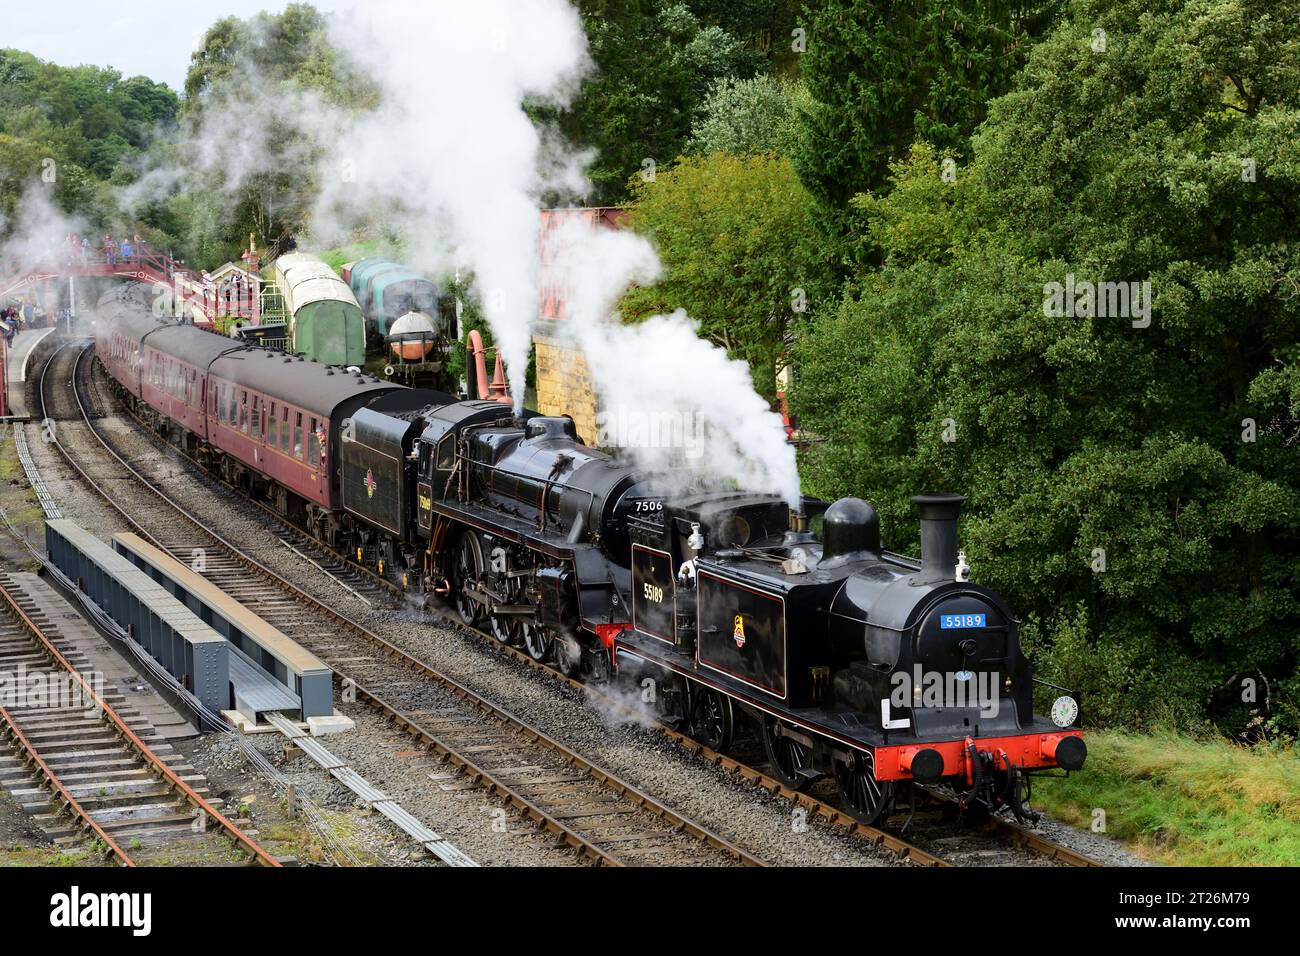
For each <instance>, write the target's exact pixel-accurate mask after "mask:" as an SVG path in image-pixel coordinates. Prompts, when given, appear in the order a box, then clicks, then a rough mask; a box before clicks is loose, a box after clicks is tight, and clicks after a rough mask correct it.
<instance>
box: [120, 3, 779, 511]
mask: <svg viewBox="0 0 1300 956" xmlns="http://www.w3.org/2000/svg"><path fill="white" fill-rule="evenodd" d="M328 22H329V32H330V39H331V42H332V43H333V44H334V46H335V47H336V48H338V49H339V50H341V51H342V52H343V54H344V55H345V57H347V58H348V59H349V60H350V61H351V63H350V65H351V67H352V69H354V70H355V71H356V73H357V74H358V75H361V76H364V77H365V78H366V80H367V81H368V82H369V83H372V84H373V85H374V87H375V89H376V90H377V93H378V97H377V105H375V107H374V108H373V109H370V110H367V111H364V112H360V113H357V112H346V111H343V110H341V109H338V108H335V107H332V106H330V105H329V104H327V103H325V102H323V101H321V100H320V99H319V98H318V97H313V96H311V94H309V93H305V92H303V91H301V90H296V89H292V88H290V89H286V88H285V85H284V84H276V83H270V82H260V81H259V79H258V78H257V77H255V76H245V82H244V83H243V84H242V87H241V88H239V89H236V90H233V91H231V92H230V93H229V95H228V96H226V97H224V98H222V99H216V98H214V100H213V101H212V102H210V103H207V104H205V110H204V116H205V119H204V122H203V125H202V127H201V128H200V129H199V130H197V131H194V133H193V136H192V142H189V143H187V144H184V145H183V147H182V148H181V149H180V150H179V151H178V152H179V153H180V154H181V155H184V156H186V157H187V161H188V162H189V163H190V164H191V165H192V166H193V167H195V168H197V169H199V170H202V171H204V172H205V173H206V174H208V175H209V176H210V177H216V178H218V179H220V180H221V181H222V182H223V183H224V188H227V189H232V190H233V189H235V188H237V187H238V186H239V185H240V184H241V183H243V182H244V181H246V179H247V178H248V177H249V176H250V175H252V174H254V173H257V172H261V171H274V169H275V164H276V163H279V162H282V161H283V160H284V157H286V156H290V157H292V158H293V160H294V162H298V161H302V160H304V159H309V162H308V166H309V168H313V169H314V170H315V175H314V177H313V179H314V182H313V184H312V185H313V187H314V188H315V189H316V190H317V192H316V195H315V199H314V202H313V203H312V207H311V211H310V236H309V237H305V238H304V241H303V242H302V243H301V244H302V245H304V246H305V245H306V244H307V241H306V240H307V239H308V238H309V240H310V242H311V243H313V244H315V245H318V246H328V245H334V244H338V243H342V242H347V241H349V240H350V239H352V238H354V237H355V235H356V234H357V229H358V227H372V228H373V227H375V226H379V227H381V228H382V231H383V232H384V233H385V234H388V235H393V236H396V237H397V238H398V240H399V242H400V244H401V246H402V249H403V252H402V257H403V258H404V259H405V260H406V261H407V262H408V263H409V264H410V265H412V266H413V267H415V268H417V269H419V270H421V271H423V272H426V273H428V274H430V275H434V276H445V275H448V274H450V273H451V272H452V271H454V270H457V269H460V270H468V271H470V272H472V273H473V275H474V279H475V287H476V292H477V293H478V295H479V297H480V299H481V302H482V305H483V311H484V314H485V316H486V318H487V320H488V323H489V325H490V327H491V329H492V334H493V338H494V340H495V342H496V345H497V347H498V348H499V349H500V351H501V354H502V357H503V358H504V359H505V361H506V367H507V370H508V373H509V379H510V388H511V393H512V394H513V395H514V396H515V398H516V403H517V404H521V403H522V399H523V395H524V389H525V375H526V371H527V364H528V355H529V351H530V349H531V344H532V328H533V323H534V321H535V318H536V316H537V314H538V310H539V295H538V288H539V266H540V263H539V248H538V244H539V233H540V208H541V206H542V202H543V198H542V197H543V196H554V195H561V196H571V197H580V196H582V195H583V194H584V193H585V192H586V191H587V182H586V178H585V170H586V168H587V166H588V164H589V163H590V160H591V156H590V154H588V153H585V152H583V151H580V150H577V149H574V148H573V147H571V146H570V145H569V144H566V143H565V142H564V141H563V140H562V138H561V137H560V136H559V135H558V134H557V133H556V132H555V131H553V130H549V129H547V128H545V127H544V126H541V125H539V124H538V123H536V122H534V120H533V118H532V117H530V115H529V113H528V111H527V107H529V106H532V105H545V106H559V107H563V106H564V105H566V104H568V103H570V102H571V101H572V99H573V97H574V96H575V94H576V93H577V92H578V90H579V88H580V85H581V82H582V80H583V78H584V77H585V76H587V75H588V74H589V73H590V71H591V69H592V64H591V60H590V58H589V56H588V52H587V46H586V35H585V32H584V29H583V26H582V22H581V20H580V18H579V16H578V14H577V11H576V10H575V9H574V8H573V7H572V6H571V5H570V4H569V2H568V0H476V2H474V3H470V4H451V3H430V4H410V3H403V2H396V0H377V2H371V3H367V4H364V5H359V6H358V7H356V8H354V9H352V10H349V11H347V12H344V13H341V14H338V15H333V16H331V17H329V18H328ZM273 126H274V128H275V129H276V133H275V136H274V142H272V141H271V138H270V134H268V133H267V132H265V131H266V130H268V129H271V128H272V127H273ZM273 147H274V148H273ZM286 150H287V152H286ZM174 183H175V177H174V174H173V173H172V172H170V171H167V170H159V171H156V172H154V173H151V174H149V175H147V176H145V177H144V178H142V179H141V181H140V182H139V183H137V185H136V187H134V188H135V194H134V195H132V197H131V199H132V200H133V201H137V200H139V199H140V198H142V197H145V196H150V195H151V194H154V193H156V191H157V190H159V189H162V190H165V189H167V188H170V187H171V186H173V185H174ZM555 258H556V261H555V262H554V263H553V266H554V268H555V270H556V271H557V272H559V273H560V274H561V275H562V276H563V277H564V279H565V281H564V283H563V284H564V285H566V286H567V287H569V289H571V290H572V293H571V294H572V300H571V301H569V302H568V303H567V304H566V321H565V322H564V323H563V324H564V332H565V334H567V335H570V336H572V337H573V339H574V341H575V342H576V343H577V344H578V345H580V346H581V347H582V349H583V350H584V352H585V354H586V356H587V359H588V364H589V365H590V367H591V371H592V375H593V379H594V382H595V385H596V388H597V391H598V393H599V395H600V400H601V408H602V419H603V420H604V421H606V422H616V423H621V425H622V426H623V427H612V428H608V429H606V430H605V432H606V433H605V434H604V435H603V436H602V437H603V438H605V439H606V440H607V441H609V442H610V443H612V444H620V445H625V446H627V447H628V449H629V451H630V452H631V453H632V454H633V455H634V456H635V457H636V458H637V460H638V461H639V462H640V463H642V464H643V465H645V466H646V467H647V468H648V469H650V470H652V471H656V472H659V473H662V474H665V475H667V474H671V475H673V476H675V477H676V478H680V479H681V480H682V482H683V483H688V482H689V481H691V480H693V479H694V478H698V477H714V478H722V479H724V480H726V481H730V482H735V483H737V484H739V485H741V486H742V487H746V488H749V489H751V490H765V491H775V492H779V493H781V494H783V495H784V496H785V497H786V498H787V500H788V501H790V502H791V503H792V504H795V503H797V501H798V494H799V480H798V474H797V471H796V468H795V456H794V450H793V448H791V447H790V446H789V445H788V444H787V443H786V441H785V434H784V431H783V430H782V427H781V421H780V417H779V416H778V415H776V414H775V413H773V412H772V411H771V410H770V409H769V408H768V406H767V404H766V402H764V401H763V399H762V398H761V397H760V396H758V395H757V394H756V393H755V391H754V389H753V387H752V385H751V382H750V378H749V371H748V369H747V367H746V366H745V365H744V364H743V363H739V362H734V361H732V360H730V359H729V358H728V357H727V355H726V353H725V352H724V351H723V350H721V349H719V348H716V347H715V346H713V345H711V344H710V343H708V342H706V341H704V340H702V339H700V338H699V337H698V335H697V334H696V327H695V324H694V323H693V322H692V321H691V320H690V319H689V318H688V317H687V316H686V315H685V314H684V313H681V312H678V313H675V314H673V315H669V316H659V317H655V318H653V319H651V320H650V321H648V322H645V323H642V324H640V325H636V326H625V325H622V324H621V323H619V322H618V321H616V320H614V319H612V318H611V312H612V310H613V308H614V306H615V304H616V303H617V301H618V298H619V296H620V295H621V294H622V292H623V291H624V290H626V289H627V287H628V285H629V283H631V282H642V283H645V282H651V281H653V280H654V278H655V277H656V276H657V275H658V274H659V270H660V265H659V261H658V258H657V256H656V255H655V252H654V250H653V248H652V247H651V246H650V245H649V244H648V243H647V242H646V241H645V240H644V239H642V238H640V237H637V236H635V235H632V234H630V233H625V232H617V231H609V230H592V229H590V228H585V229H584V228H577V229H572V230H569V229H566V230H564V234H563V237H562V242H561V250H560V253H559V254H558V255H557V256H556V257H555ZM664 413H669V414H671V415H672V416H674V417H675V420H677V421H678V422H679V423H680V424H679V426H678V431H677V435H678V439H679V440H676V441H667V442H665V441H663V440H662V437H663V436H662V435H659V436H657V437H656V436H646V435H645V434H643V431H644V430H643V429H638V428H637V427H636V426H635V423H636V422H637V421H638V420H639V419H644V418H645V417H646V416H648V415H650V414H658V415H662V414H664ZM683 438H685V439H688V440H687V441H686V442H685V443H683V441H681V440H680V439H683Z"/></svg>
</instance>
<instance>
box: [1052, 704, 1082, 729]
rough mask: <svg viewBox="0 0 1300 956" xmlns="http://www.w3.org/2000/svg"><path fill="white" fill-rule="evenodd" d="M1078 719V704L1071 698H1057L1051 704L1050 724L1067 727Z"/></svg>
mask: <svg viewBox="0 0 1300 956" xmlns="http://www.w3.org/2000/svg"><path fill="white" fill-rule="evenodd" d="M1078 718H1079V702H1078V701H1076V700H1075V699H1074V698H1073V697H1058V698H1056V700H1055V701H1054V702H1053V703H1052V723H1054V724H1056V726H1058V727H1069V726H1070V725H1071V724H1073V723H1074V722H1075V721H1076V720H1078Z"/></svg>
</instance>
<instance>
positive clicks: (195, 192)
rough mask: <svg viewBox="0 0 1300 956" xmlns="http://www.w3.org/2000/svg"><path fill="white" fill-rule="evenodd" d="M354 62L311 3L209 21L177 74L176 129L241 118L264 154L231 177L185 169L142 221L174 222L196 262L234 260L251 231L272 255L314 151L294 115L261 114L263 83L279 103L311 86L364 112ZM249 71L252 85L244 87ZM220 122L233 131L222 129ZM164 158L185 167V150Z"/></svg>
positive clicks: (198, 131)
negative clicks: (176, 188) (180, 105)
mask: <svg viewBox="0 0 1300 956" xmlns="http://www.w3.org/2000/svg"><path fill="white" fill-rule="evenodd" d="M362 66H363V65H362ZM359 68H360V67H358V65H355V64H352V63H351V62H350V61H348V59H347V58H346V57H345V56H344V55H342V54H341V53H340V51H338V50H337V49H336V48H335V47H334V46H333V45H332V44H331V42H330V39H329V36H328V31H327V28H326V24H325V20H324V18H323V16H322V15H321V14H320V13H319V12H318V11H317V10H316V9H315V8H314V7H312V6H311V5H310V4H305V3H291V4H290V5H289V6H288V7H286V8H285V10H284V12H283V13H279V14H268V13H260V14H258V15H256V16H254V17H252V18H250V19H249V20H240V19H238V18H235V17H227V18H225V19H223V20H220V21H218V22H217V23H215V24H213V25H212V27H210V28H209V30H208V32H207V33H206V34H205V35H204V38H203V41H202V43H201V44H200V46H199V49H198V51H197V52H195V54H194V56H193V59H192V62H191V64H190V69H189V72H188V74H187V75H186V79H185V90H186V100H185V106H184V109H183V111H182V114H181V121H182V124H183V127H184V131H185V133H186V134H187V135H188V137H189V138H204V137H206V138H209V139H210V138H212V137H214V136H216V137H218V138H219V137H221V136H234V135H239V129H238V122H236V123H233V124H232V123H228V122H226V121H227V120H228V119H230V118H234V119H235V120H236V121H238V118H239V117H241V116H243V117H246V119H245V120H244V122H246V123H248V124H252V126H253V128H252V129H251V130H250V131H249V133H248V135H256V136H260V137H262V138H263V140H264V143H263V145H264V151H263V152H264V155H265V159H264V160H263V161H261V162H259V163H258V164H257V168H255V169H252V170H241V174H242V175H241V176H240V178H239V179H238V181H232V180H231V179H230V175H229V173H228V172H227V170H226V169H224V168H221V167H220V166H218V167H217V168H203V169H194V168H189V169H188V170H187V177H186V181H185V185H184V188H183V192H182V193H181V194H180V195H177V196H174V197H172V198H171V199H170V200H169V201H168V202H167V203H165V204H161V205H155V206H154V207H153V208H152V209H151V210H150V211H149V212H148V215H149V217H150V221H151V223H153V224H154V225H160V224H161V223H162V222H163V221H164V220H172V221H175V220H181V221H183V222H184V223H185V225H184V229H183V233H184V234H183V236H182V237H181V241H182V246H183V248H184V250H185V252H186V255H187V256H188V257H189V258H190V261H192V262H195V263H197V264H199V265H201V266H203V267H205V268H211V267H214V266H217V265H219V264H220V263H222V262H225V261H226V260H227V259H233V258H235V257H236V256H237V255H238V254H239V250H240V249H242V248H244V246H245V245H246V244H247V241H248V234H249V233H250V232H252V233H255V234H256V235H257V237H258V241H259V243H261V244H262V245H263V246H264V247H270V249H271V250H272V252H278V251H280V250H282V249H283V248H285V246H286V244H287V243H288V242H289V240H290V239H291V237H293V236H294V235H295V234H296V233H298V232H299V231H300V230H301V229H302V227H303V225H304V223H305V222H306V219H307V216H308V212H309V210H310V208H311V205H312V203H313V201H314V199H315V196H316V183H315V175H316V168H317V165H316V161H317V159H318V158H319V156H318V153H317V152H316V151H315V150H313V149H307V148H304V142H303V139H302V138H301V137H300V136H299V135H298V131H297V129H296V127H295V125H294V123H295V121H296V117H294V116H292V115H287V116H286V115H280V114H278V113H272V114H268V112H267V110H266V109H265V108H264V107H265V104H266V103H267V102H270V101H271V99H270V97H269V96H268V94H267V88H268V87H270V88H272V89H276V90H280V91H282V92H283V94H284V102H286V103H296V102H298V100H297V99H295V95H296V94H300V93H302V92H304V91H310V92H311V93H313V94H315V95H318V96H319V97H321V98H322V99H323V100H324V101H326V102H328V103H331V104H333V105H336V106H342V107H345V108H349V109H363V108H365V107H366V106H367V105H368V104H370V103H371V102H373V98H374V96H375V95H377V94H376V92H375V90H374V88H373V86H372V84H370V83H368V82H367V80H366V78H365V77H364V76H363V75H361V74H360V73H358V72H357V70H358V69H359ZM250 76H251V77H255V78H256V79H255V80H254V82H255V83H256V84H257V89H256V90H255V91H250V90H249V89H248V88H247V84H248V82H249V77H250ZM250 94H253V95H250ZM205 124H206V125H205ZM223 126H232V128H230V129H228V130H224V131H222V130H221V129H219V128H220V127H223ZM214 130H215V132H214ZM168 159H169V164H174V165H176V166H178V167H184V166H185V164H186V161H187V156H186V155H184V153H183V152H180V151H177V150H172V152H171V155H170V157H169V158H168ZM235 165H237V164H235Z"/></svg>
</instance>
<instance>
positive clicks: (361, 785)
mask: <svg viewBox="0 0 1300 956" xmlns="http://www.w3.org/2000/svg"><path fill="white" fill-rule="evenodd" d="M266 719H267V721H268V722H269V723H270V724H271V726H273V727H275V729H276V730H278V731H280V733H282V734H284V735H285V736H286V737H287V738H289V739H290V740H291V741H293V744H294V746H295V747H297V748H298V749H299V750H301V751H302V752H303V753H305V754H306V755H307V756H308V757H310V758H311V759H312V760H314V761H315V762H316V763H317V764H318V765H319V766H320V768H321V769H322V770H324V771H325V772H326V773H328V774H329V775H330V776H331V777H333V778H334V779H335V780H337V781H339V783H341V784H343V786H345V787H347V788H348V789H349V790H351V791H352V792H353V793H355V794H356V795H357V796H358V797H360V798H361V799H362V800H364V801H365V802H366V803H368V804H369V805H370V806H372V807H374V808H375V809H376V810H378V811H379V812H380V813H382V814H383V815H384V816H386V817H387V818H388V819H389V820H391V821H392V822H393V824H394V825H396V826H397V827H398V828H399V829H400V830H402V831H403V832H405V833H406V834H408V835H409V836H410V837H412V838H413V839H414V840H415V842H416V843H418V844H420V845H421V846H422V847H424V848H425V849H426V850H428V851H429V852H430V853H432V854H433V855H434V856H436V857H437V858H438V859H440V860H442V862H444V863H446V864H447V865H448V866H478V864H477V863H475V862H474V861H473V860H472V859H470V858H469V857H468V856H466V855H465V854H464V853H462V852H461V851H460V850H458V849H457V848H456V847H455V846H453V845H452V844H450V843H448V842H447V841H446V840H444V839H443V838H442V837H441V836H439V835H438V834H437V833H435V832H434V831H432V830H430V829H429V828H428V827H427V826H425V825H424V824H423V823H421V822H420V821H419V820H417V819H416V818H415V817H413V816H411V814H410V813H408V812H407V811H406V810H405V809H403V807H402V805H401V804H399V803H398V802H397V801H396V800H394V799H393V798H392V797H390V796H389V795H388V794H386V793H384V792H383V791H382V790H379V789H378V788H376V787H375V786H374V785H373V784H371V783H370V782H369V781H368V780H366V778H365V777H363V776H361V775H360V774H359V773H357V772H356V771H355V770H353V769H352V768H351V767H349V766H348V763H347V761H346V760H343V759H342V758H340V757H336V756H334V754H332V753H331V752H330V751H329V750H327V749H326V748H325V747H324V746H322V745H321V743H320V741H318V740H316V738H315V737H312V736H311V735H310V734H308V733H307V732H306V731H304V730H302V729H301V728H300V727H298V726H297V725H296V724H294V722H293V721H291V720H289V719H288V718H287V717H285V716H284V715H283V714H267V715H266Z"/></svg>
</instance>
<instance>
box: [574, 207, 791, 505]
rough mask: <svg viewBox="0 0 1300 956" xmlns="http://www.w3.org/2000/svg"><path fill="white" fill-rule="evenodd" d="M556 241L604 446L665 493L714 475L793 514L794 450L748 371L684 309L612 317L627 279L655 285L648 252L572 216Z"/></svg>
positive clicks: (632, 237)
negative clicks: (774, 498)
mask: <svg viewBox="0 0 1300 956" xmlns="http://www.w3.org/2000/svg"><path fill="white" fill-rule="evenodd" d="M552 241H553V243H554V246H553V249H554V252H553V255H554V260H553V263H552V268H553V270H554V273H555V276H556V278H557V280H558V284H559V285H560V286H561V287H562V288H565V289H566V290H567V298H566V300H565V320H564V322H562V323H560V328H561V330H562V331H563V332H565V333H566V334H567V335H569V336H571V337H572V338H573V339H574V341H575V342H576V343H577V344H578V345H579V346H580V347H581V348H582V351H583V353H584V354H585V355H586V357H587V364H588V366H589V368H590V370H591V376H592V379H593V381H594V382H595V385H596V391H597V393H598V394H599V396H600V424H601V426H602V428H601V431H602V436H601V439H602V444H609V445H616V446H620V447H624V448H626V449H627V450H628V451H629V452H630V453H631V454H632V455H633V457H634V458H635V459H636V460H637V461H638V462H639V463H640V464H641V465H642V466H643V467H645V468H646V469H647V470H648V471H650V472H652V473H653V474H655V475H656V476H657V477H658V479H659V481H660V482H661V483H664V484H666V485H667V486H668V487H670V488H672V487H674V486H676V487H679V488H686V487H689V486H690V485H691V484H692V483H693V482H695V481H696V480H697V479H700V478H714V479H716V478H721V479H723V480H725V481H729V482H734V483H735V484H736V485H737V486H739V487H741V488H745V489H748V490H751V491H769V492H774V493H777V494H780V495H782V496H784V497H785V499H786V503H787V504H789V505H790V506H791V507H798V505H799V472H798V467H797V463H796V460H795V451H794V447H793V446H792V445H790V444H789V443H788V442H787V441H786V440H785V432H784V428H783V425H782V422H781V416H780V415H778V414H776V413H775V412H773V411H772V410H771V409H770V408H769V407H768V404H767V402H766V401H765V400H764V399H763V398H762V397H761V396H760V395H759V394H758V393H757V392H755V391H754V386H753V382H752V381H751V379H750V372H749V366H748V365H746V364H745V363H744V362H742V361H739V360H738V359H733V358H730V357H729V356H728V355H727V353H726V351H725V350H724V349H721V348H719V347H718V346H716V345H714V344H712V343H711V342H709V341H707V340H705V339H703V338H701V337H700V336H699V326H698V323H696V322H695V321H694V320H693V319H691V318H690V317H689V316H687V314H686V312H685V311H684V310H681V309H679V310H677V311H676V312H674V313H673V314H672V315H656V316H653V317H651V318H650V319H647V320H646V321H644V322H642V323H639V324H637V325H624V324H622V323H621V322H620V321H619V320H618V318H617V317H616V316H614V315H613V312H614V307H615V305H616V303H617V301H618V299H619V297H620V296H621V295H622V293H623V292H624V291H625V290H626V289H627V286H628V283H629V282H639V283H642V284H646V283H650V282H653V281H654V280H655V278H656V277H657V276H658V274H659V270H660V264H659V260H658V257H657V256H656V255H655V253H654V250H653V249H652V248H651V246H650V244H649V243H648V242H647V241H646V240H645V239H644V238H642V237H641V236H638V235H636V234H635V233H631V232H625V231H614V230H609V229H600V228H595V229H593V228H592V227H591V226H590V225H588V224H587V223H585V222H583V221H581V220H580V219H577V218H574V219H572V220H570V221H568V222H566V223H564V224H563V225H562V226H560V227H559V228H558V229H557V230H556V231H555V233H554V238H553V240H552Z"/></svg>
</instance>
